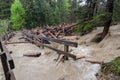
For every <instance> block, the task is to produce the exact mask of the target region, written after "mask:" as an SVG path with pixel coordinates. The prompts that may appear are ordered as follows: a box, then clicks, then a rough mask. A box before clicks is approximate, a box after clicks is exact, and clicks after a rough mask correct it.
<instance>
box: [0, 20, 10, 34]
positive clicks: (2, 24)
mask: <svg viewBox="0 0 120 80" xmlns="http://www.w3.org/2000/svg"><path fill="white" fill-rule="evenodd" d="M9 23H10V22H9V20H0V35H1V34H3V33H4V32H7V30H8V27H9Z"/></svg>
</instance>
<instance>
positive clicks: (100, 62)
mask: <svg viewBox="0 0 120 80" xmlns="http://www.w3.org/2000/svg"><path fill="white" fill-rule="evenodd" d="M86 61H87V62H90V63H93V64H104V62H103V61H92V60H86Z"/></svg>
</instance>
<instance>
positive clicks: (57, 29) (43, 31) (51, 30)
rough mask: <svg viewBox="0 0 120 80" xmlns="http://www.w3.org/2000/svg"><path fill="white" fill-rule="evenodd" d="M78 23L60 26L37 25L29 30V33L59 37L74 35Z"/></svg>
mask: <svg viewBox="0 0 120 80" xmlns="http://www.w3.org/2000/svg"><path fill="white" fill-rule="evenodd" d="M76 25H77V24H76V23H73V24H67V25H65V24H62V25H59V26H45V27H42V28H41V27H37V28H35V29H32V30H30V31H28V33H32V34H35V35H40V36H43V37H50V38H54V39H57V38H59V37H60V36H68V35H72V33H73V32H74V29H75V28H76Z"/></svg>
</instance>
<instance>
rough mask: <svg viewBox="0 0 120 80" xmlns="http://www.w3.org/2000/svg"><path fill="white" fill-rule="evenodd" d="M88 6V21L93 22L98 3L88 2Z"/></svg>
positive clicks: (90, 0)
mask: <svg viewBox="0 0 120 80" xmlns="http://www.w3.org/2000/svg"><path fill="white" fill-rule="evenodd" d="M86 3H87V5H88V9H89V12H88V20H91V19H92V18H93V16H94V11H95V7H96V1H92V0H87V2H86Z"/></svg>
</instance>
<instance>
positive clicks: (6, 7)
mask: <svg viewBox="0 0 120 80" xmlns="http://www.w3.org/2000/svg"><path fill="white" fill-rule="evenodd" d="M11 2H12V0H0V19H9V18H10V6H11Z"/></svg>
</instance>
